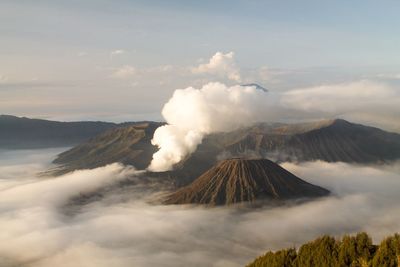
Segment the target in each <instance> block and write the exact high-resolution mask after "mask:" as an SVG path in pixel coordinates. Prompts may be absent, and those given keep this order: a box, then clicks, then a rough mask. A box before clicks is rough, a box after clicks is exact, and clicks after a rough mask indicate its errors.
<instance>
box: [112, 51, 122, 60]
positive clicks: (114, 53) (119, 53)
mask: <svg viewBox="0 0 400 267" xmlns="http://www.w3.org/2000/svg"><path fill="white" fill-rule="evenodd" d="M122 54H125V50H122V49H117V50H114V51H111V52H110V58H111V59H112V58H113V57H114V56H119V55H122Z"/></svg>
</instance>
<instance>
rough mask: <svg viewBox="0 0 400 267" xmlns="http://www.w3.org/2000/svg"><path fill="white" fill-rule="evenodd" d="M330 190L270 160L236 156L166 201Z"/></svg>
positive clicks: (231, 200) (282, 196)
mask: <svg viewBox="0 0 400 267" xmlns="http://www.w3.org/2000/svg"><path fill="white" fill-rule="evenodd" d="M328 194H329V191H328V190H326V189H324V188H322V187H319V186H316V185H312V184H310V183H307V182H305V181H303V180H301V179H300V178H298V177H297V176H295V175H293V174H292V173H290V172H288V171H287V170H285V169H284V168H282V167H281V166H279V165H278V164H276V163H274V162H272V161H270V160H267V159H240V158H234V159H228V160H223V161H220V162H218V163H217V164H216V165H215V166H214V167H212V168H211V169H209V170H208V171H206V172H205V173H203V174H202V175H201V176H200V177H198V178H197V179H196V180H195V181H193V182H192V183H191V184H190V185H188V186H186V187H183V188H181V189H179V190H178V191H176V192H175V193H172V194H171V195H169V196H167V197H166V199H165V201H164V203H165V204H190V203H192V204H204V205H208V206H216V205H230V204H235V203H239V202H244V201H247V202H254V201H256V200H262V199H267V200H268V199H270V200H271V199H275V200H288V199H296V198H313V197H321V196H325V195H328Z"/></svg>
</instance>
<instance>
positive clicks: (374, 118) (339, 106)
mask: <svg viewBox="0 0 400 267" xmlns="http://www.w3.org/2000/svg"><path fill="white" fill-rule="evenodd" d="M280 102H281V104H282V106H283V108H286V109H287V110H294V111H295V112H296V113H297V116H298V117H302V118H303V119H307V118H308V117H310V116H311V117H312V116H314V117H315V114H318V116H320V117H321V116H322V117H327V118H332V117H343V118H347V119H349V120H354V121H358V122H363V123H366V124H371V123H372V124H374V125H378V126H381V127H382V126H383V127H386V128H389V129H395V130H397V129H398V130H400V121H399V119H398V118H399V117H400V108H399V107H400V90H399V89H398V88H395V87H394V86H392V85H389V84H386V83H383V82H374V81H369V80H361V81H355V82H349V83H339V84H329V85H321V86H315V87H308V88H301V89H293V90H289V91H287V92H285V93H283V94H282V96H281V101H280Z"/></svg>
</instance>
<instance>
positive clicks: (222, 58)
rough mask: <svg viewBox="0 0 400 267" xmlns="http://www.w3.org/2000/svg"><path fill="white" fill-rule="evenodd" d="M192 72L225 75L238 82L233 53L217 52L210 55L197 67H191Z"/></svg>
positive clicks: (238, 72) (238, 75)
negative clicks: (205, 61) (206, 60)
mask: <svg viewBox="0 0 400 267" xmlns="http://www.w3.org/2000/svg"><path fill="white" fill-rule="evenodd" d="M192 72H193V73H195V74H201V73H206V74H212V75H217V76H219V77H227V78H228V79H230V80H232V81H235V82H240V81H241V78H240V70H239V68H238V67H237V66H236V63H235V59H234V53H233V52H229V53H226V54H224V53H222V52H217V53H215V55H214V56H212V57H211V58H210V60H209V62H208V63H205V64H200V65H199V66H198V67H196V68H193V69H192Z"/></svg>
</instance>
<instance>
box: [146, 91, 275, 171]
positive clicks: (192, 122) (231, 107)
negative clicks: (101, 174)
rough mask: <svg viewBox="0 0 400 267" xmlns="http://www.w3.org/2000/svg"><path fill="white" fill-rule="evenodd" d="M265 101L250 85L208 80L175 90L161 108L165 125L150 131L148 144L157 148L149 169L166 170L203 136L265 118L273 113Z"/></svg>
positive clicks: (267, 100) (196, 144)
mask: <svg viewBox="0 0 400 267" xmlns="http://www.w3.org/2000/svg"><path fill="white" fill-rule="evenodd" d="M269 103H270V100H269V96H268V94H267V93H266V92H264V91H262V90H259V89H257V88H256V87H253V86H239V85H237V86H232V87H228V86H226V85H224V84H222V83H208V84H206V85H204V86H203V87H202V88H200V89H195V88H193V87H189V88H186V89H180V90H176V91H175V92H174V94H173V95H172V97H171V99H170V100H169V101H168V102H167V103H166V104H165V105H164V107H163V110H162V115H163V117H164V119H165V120H166V122H167V123H168V125H164V126H161V127H159V128H158V129H157V130H156V131H155V133H154V136H153V140H152V143H153V144H154V145H157V146H158V147H159V150H158V151H157V152H156V153H155V154H154V155H153V160H152V162H151V164H150V166H149V168H150V169H151V170H152V171H166V170H170V169H171V168H172V167H173V165H174V164H176V163H178V162H180V161H181V160H183V159H184V158H185V157H186V156H187V155H189V154H191V153H193V152H194V151H195V150H196V148H197V146H198V145H199V144H200V143H201V141H202V139H203V137H204V136H205V135H207V134H210V133H215V132H220V131H231V130H234V129H237V128H239V127H244V126H248V125H250V124H252V123H255V122H259V121H262V120H265V119H266V118H268V116H271V115H272V114H273V113H271V112H269V111H270V110H272V109H273V108H272V106H271V105H269Z"/></svg>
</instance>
